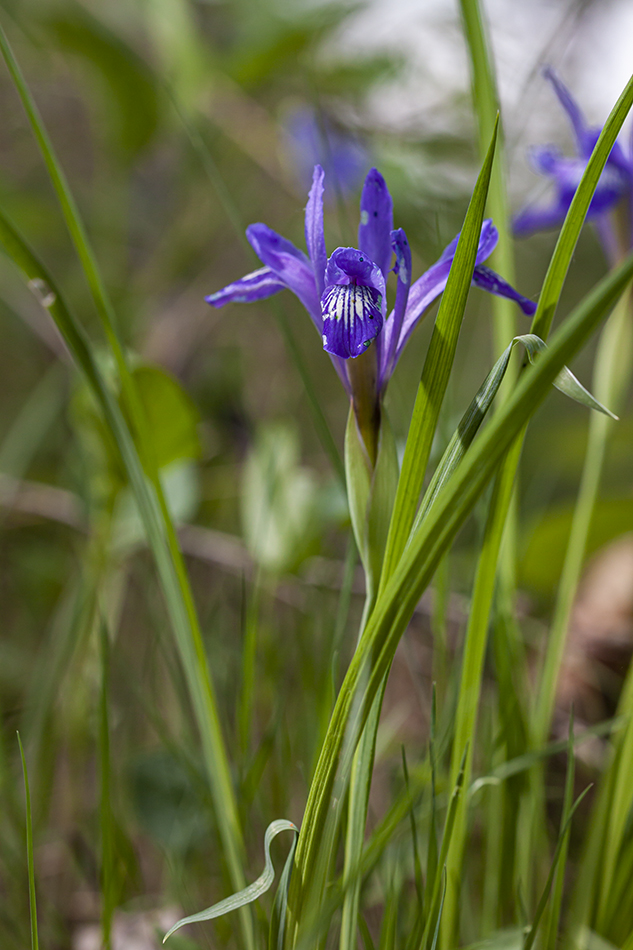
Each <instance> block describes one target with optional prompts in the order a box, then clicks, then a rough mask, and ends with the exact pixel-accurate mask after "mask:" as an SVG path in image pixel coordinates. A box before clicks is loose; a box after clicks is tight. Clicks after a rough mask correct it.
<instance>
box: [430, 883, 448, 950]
mask: <svg viewBox="0 0 633 950" xmlns="http://www.w3.org/2000/svg"><path fill="white" fill-rule="evenodd" d="M445 897H446V868H445V867H444V868H442V898H441V900H440V907H439V910H438V913H437V923H436V925H435V933H434V934H433V940H432V942H431V947H430V950H435V948H436V947H437V941H438V938H439V936H440V926H441V924H442V913H443V911H444V898H445Z"/></svg>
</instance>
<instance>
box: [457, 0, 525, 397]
mask: <svg viewBox="0 0 633 950" xmlns="http://www.w3.org/2000/svg"><path fill="white" fill-rule="evenodd" d="M460 12H461V16H462V25H463V29H464V36H465V38H466V42H467V44H468V53H469V60H470V72H471V85H472V97H473V107H474V110H475V115H476V117H477V131H478V139H479V158H480V161H483V160H484V158H485V155H486V150H487V148H488V143H489V142H490V139H491V138H492V134H493V131H494V127H495V122H496V121H497V114H498V112H499V95H498V92H497V82H496V77H495V71H494V61H493V57H492V53H491V50H490V41H489V38H488V31H487V25H486V22H485V19H484V16H483V12H482V9H481V4H480V3H479V2H478V0H460ZM505 179H506V157H505V136H504V132H503V123H500V127H499V133H498V139H497V150H496V160H495V163H494V165H493V168H492V173H491V175H490V187H489V189H488V210H489V212H490V216H491V218H492V219H493V221H494V223H495V226H496V228H497V230H498V232H499V242H498V244H497V246H496V248H495V249H494V251H493V254H492V257H491V261H490V266H491V267H492V268H493V269H494V270H496V271H498V272H499V273H500V274H503V276H504V277H505V279H506V280H508V281H509V282H510V283H511V284H514V253H513V248H512V236H511V233H510V230H509V212H508V201H507V197H506V183H505ZM490 304H491V306H492V312H493V316H494V346H495V355H496V354H499V353H501V352H502V350H503V349H504V348H505V347H506V346H507V343H508V340H510V339H512V337H513V336H514V335H515V333H516V329H515V327H516V317H515V312H516V311H515V309H514V306H513V304H512V301H510V300H506V299H504V298H503V297H493V298H492V300H491V301H490ZM515 376H516V373H513V374H511V377H510V378H509V379H508V384H507V391H509V390H510V388H511V386H512V382H513V379H514V377H515Z"/></svg>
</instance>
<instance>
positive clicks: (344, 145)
mask: <svg viewBox="0 0 633 950" xmlns="http://www.w3.org/2000/svg"><path fill="white" fill-rule="evenodd" d="M284 136H285V139H286V143H287V146H288V151H289V154H290V157H291V160H292V164H293V165H294V168H295V172H296V175H297V178H298V180H299V181H300V183H301V185H302V186H304V187H305V188H309V187H310V181H311V179H312V171H313V169H314V166H315V165H321V167H322V168H323V170H324V171H325V174H326V175H327V178H328V181H331V182H334V183H335V185H336V187H337V188H338V189H340V191H342V192H343V193H344V194H347V193H349V192H354V191H356V189H357V188H358V186H359V185H360V183H361V181H362V178H363V172H364V170H365V169H366V168H367V166H368V165H369V157H368V155H367V151H366V150H365V149H364V148H363V146H362V145H361V144H360V142H359V141H358V139H356V138H354V136H353V135H351V134H349V133H346V132H343V131H339V130H337V129H335V128H334V126H333V125H332V123H331V122H330V121H329V120H328V119H327V118H326V117H325V116H317V113H316V112H315V110H314V109H311V108H309V107H308V106H299V107H298V108H296V109H293V110H292V112H290V114H289V115H288V116H287V118H286V120H285V121H284Z"/></svg>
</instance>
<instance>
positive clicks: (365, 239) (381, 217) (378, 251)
mask: <svg viewBox="0 0 633 950" xmlns="http://www.w3.org/2000/svg"><path fill="white" fill-rule="evenodd" d="M392 231H393V202H392V200H391V195H390V194H389V189H388V188H387V185H386V183H385V179H384V178H383V177H382V175H381V174H380V172H379V171H377V169H375V168H372V169H371V170H370V172H369V173H368V175H367V178H366V179H365V184H364V185H363V191H362V194H361V197H360V224H359V226H358V247H359V248H360V250H361V251H362V252H363V253H364V254H366V255H367V257H369V259H370V260H372V261H374V263H376V264H377V265H378V267H379V268H380V270H381V271H382V275H383V277H384V278H385V280H386V279H387V274H388V273H389V268H390V266H391V254H392V250H391V232H392Z"/></svg>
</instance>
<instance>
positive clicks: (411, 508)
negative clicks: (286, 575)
mask: <svg viewBox="0 0 633 950" xmlns="http://www.w3.org/2000/svg"><path fill="white" fill-rule="evenodd" d="M497 127H498V126H497V124H495V127H494V134H493V136H492V140H491V142H490V146H489V149H488V154H487V155H486V159H485V161H484V163H483V166H482V169H481V172H480V173H479V177H478V179H477V183H476V185H475V188H474V191H473V194H472V198H471V200H470V204H469V206H468V210H467V212H466V217H465V218H464V224H463V226H462V231H461V237H460V239H459V242H458V244H457V250H456V251H455V258H454V260H453V264H452V265H451V269H450V273H449V275H448V281H447V284H446V289H445V291H444V293H443V295H442V300H441V302H440V307H439V310H438V314H437V318H436V320H435V326H434V328H433V334H432V336H431V343H430V345H429V349H428V353H427V355H426V359H425V361H424V368H423V370H422V378H421V380H420V385H419V387H418V392H417V396H416V400H415V405H414V407H413V414H412V416H411V424H410V426H409V433H408V435H407V442H406V446H405V450H404V457H403V459H402V470H401V472H400V479H399V481H398V490H397V493H396V500H395V503H394V507H393V513H392V516H391V523H390V525H389V535H388V538H387V547H386V550H385V557H384V562H383V569H382V576H381V578H380V588H379V589H380V591H383V590H384V589H385V585H386V584H387V582H388V581H389V579H390V577H391V576H392V574H393V572H394V570H395V568H396V565H397V564H398V561H399V560H400V556H401V554H402V552H403V550H404V548H405V545H406V543H407V539H408V537H409V533H410V531H411V527H412V525H413V520H414V518H415V511H416V508H417V506H418V501H419V498H420V492H421V490H422V484H423V481H424V474H425V472H426V467H427V464H428V460H429V455H430V452H431V445H432V443H433V436H434V434H435V428H436V426H437V420H438V417H439V414H440V409H441V407H442V402H443V399H444V394H445V392H446V387H447V385H448V379H449V376H450V372H451V368H452V366H453V360H454V358H455V350H456V347H457V339H458V337H459V331H460V327H461V322H462V319H463V316H464V310H465V308H466V300H467V298H468V291H469V289H470V285H471V282H472V275H473V270H474V268H475V260H476V257H477V248H478V245H479V237H480V234H481V224H482V221H483V216H484V207H485V204H486V196H487V194H488V184H489V182H490V174H491V170H492V162H493V158H494V154H495V145H496V141H497Z"/></svg>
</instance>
